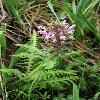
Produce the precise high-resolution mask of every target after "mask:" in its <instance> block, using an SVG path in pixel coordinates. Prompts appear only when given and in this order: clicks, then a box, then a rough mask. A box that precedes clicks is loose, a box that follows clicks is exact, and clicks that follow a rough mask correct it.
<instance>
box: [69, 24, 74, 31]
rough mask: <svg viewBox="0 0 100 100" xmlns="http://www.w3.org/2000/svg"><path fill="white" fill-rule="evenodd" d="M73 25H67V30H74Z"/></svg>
mask: <svg viewBox="0 0 100 100" xmlns="http://www.w3.org/2000/svg"><path fill="white" fill-rule="evenodd" d="M74 27H75V25H72V26H69V28H68V29H67V31H70V30H74Z"/></svg>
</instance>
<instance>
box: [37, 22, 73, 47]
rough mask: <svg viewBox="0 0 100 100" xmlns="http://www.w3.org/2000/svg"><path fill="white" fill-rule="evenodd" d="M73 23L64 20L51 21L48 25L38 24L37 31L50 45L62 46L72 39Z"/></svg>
mask: <svg viewBox="0 0 100 100" xmlns="http://www.w3.org/2000/svg"><path fill="white" fill-rule="evenodd" d="M74 28H75V25H74V24H73V25H69V24H68V23H67V22H66V20H64V21H61V22H57V21H56V22H52V23H50V24H49V25H48V26H42V25H41V26H38V29H39V31H38V32H39V33H40V35H42V38H43V40H44V41H45V42H46V43H49V44H50V46H52V47H62V46H64V45H65V44H66V43H67V42H68V41H73V40H74V37H73V32H74Z"/></svg>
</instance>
